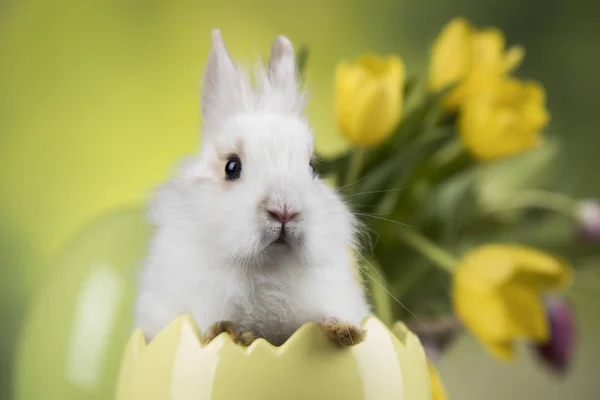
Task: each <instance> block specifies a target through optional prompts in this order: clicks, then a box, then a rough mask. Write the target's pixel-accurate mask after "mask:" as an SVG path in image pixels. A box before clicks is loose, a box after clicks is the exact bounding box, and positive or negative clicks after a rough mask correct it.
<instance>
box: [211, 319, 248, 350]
mask: <svg viewBox="0 0 600 400" xmlns="http://www.w3.org/2000/svg"><path fill="white" fill-rule="evenodd" d="M223 332H226V333H228V334H229V335H230V336H231V338H232V339H233V341H234V342H235V343H237V344H241V345H242V346H250V345H251V344H252V342H254V341H255V340H256V339H258V336H257V335H256V334H254V332H251V331H249V330H247V329H244V328H243V327H242V326H241V325H240V324H238V323H236V322H232V321H219V322H216V323H214V324H213V325H212V326H211V327H210V328H209V329H208V332H206V335H204V342H205V343H210V342H211V341H212V340H213V339H214V338H216V337H217V336H219V335H220V334H221V333H223Z"/></svg>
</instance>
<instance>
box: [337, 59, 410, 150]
mask: <svg viewBox="0 0 600 400" xmlns="http://www.w3.org/2000/svg"><path fill="white" fill-rule="evenodd" d="M335 85H336V96H335V110H336V116H337V122H338V126H339V128H340V131H341V132H342V134H343V135H344V136H346V138H347V139H348V140H349V141H350V142H351V143H352V144H353V145H355V146H357V147H375V146H377V145H379V144H380V143H381V142H383V141H384V140H385V139H387V138H388V137H389V136H390V135H391V134H392V133H393V130H394V128H395V127H396V125H397V124H398V122H399V121H400V118H401V116H402V111H403V104H404V100H403V97H402V96H403V87H404V62H403V61H402V59H400V58H399V57H396V56H388V57H378V56H374V55H364V56H362V57H361V58H360V59H359V60H358V62H357V63H349V62H345V61H344V62H340V63H339V64H338V66H337V68H336V71H335Z"/></svg>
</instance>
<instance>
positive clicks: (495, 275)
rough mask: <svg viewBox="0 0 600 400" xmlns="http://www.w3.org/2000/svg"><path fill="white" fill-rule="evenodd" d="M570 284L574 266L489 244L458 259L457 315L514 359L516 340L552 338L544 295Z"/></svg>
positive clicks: (485, 343)
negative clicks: (571, 267)
mask: <svg viewBox="0 0 600 400" xmlns="http://www.w3.org/2000/svg"><path fill="white" fill-rule="evenodd" d="M570 282H571V270H570V268H569V267H568V266H567V265H566V264H564V263H563V262H561V261H560V260H558V259H556V258H553V257H552V256H550V255H547V254H545V253H543V252H540V251H537V250H534V249H530V248H528V247H524V246H518V245H504V244H493V245H486V246H483V247H480V248H477V249H475V250H474V251H472V252H470V253H468V254H467V255H466V256H465V257H464V258H463V259H462V260H461V261H460V263H459V265H458V267H457V269H456V270H455V273H454V282H453V294H452V301H453V304H454V309H455V312H456V314H457V316H458V317H459V318H460V320H461V321H462V322H463V324H464V325H465V326H466V327H467V328H468V329H469V330H470V331H471V332H472V333H473V334H474V335H475V336H476V337H477V338H478V339H479V341H480V342H481V343H482V345H483V346H484V347H485V348H486V349H487V350H488V351H489V352H490V353H491V354H492V355H494V356H496V357H498V358H499V359H501V360H510V359H512V358H513V357H514V347H513V342H514V341H515V340H518V339H524V340H528V341H531V342H536V343H544V342H546V341H547V340H548V338H549V323H548V319H547V317H546V313H545V310H544V306H543V304H542V299H541V297H542V295H543V294H544V293H546V292H549V291H552V290H558V289H562V288H564V287H566V286H567V285H568V284H570Z"/></svg>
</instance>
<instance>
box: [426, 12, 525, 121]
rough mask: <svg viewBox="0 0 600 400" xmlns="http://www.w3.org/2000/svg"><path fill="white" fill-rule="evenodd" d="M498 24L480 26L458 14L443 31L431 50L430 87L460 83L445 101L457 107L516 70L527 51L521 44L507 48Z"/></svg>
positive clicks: (437, 87)
mask: <svg viewBox="0 0 600 400" xmlns="http://www.w3.org/2000/svg"><path fill="white" fill-rule="evenodd" d="M505 47H506V46H505V40H504V35H503V33H502V32H501V31H500V30H498V29H496V28H486V29H481V30H479V29H476V28H475V27H473V26H472V25H471V24H470V23H469V22H468V21H467V20H465V19H464V18H454V19H453V20H451V21H450V22H449V23H448V24H447V25H446V26H445V27H444V28H443V29H442V31H441V32H440V34H439V36H438V38H437V39H436V41H435V43H434V45H433V48H432V54H431V64H430V71H429V88H430V90H432V91H439V90H441V89H444V88H445V87H447V86H449V85H452V84H456V87H455V88H454V89H453V90H452V91H451V92H450V93H449V95H448V97H447V98H446V100H445V102H444V107H445V108H446V109H448V110H455V109H457V108H458V107H460V106H461V105H462V104H463V103H464V102H465V101H467V100H468V99H469V98H470V97H472V96H475V95H477V93H479V91H481V90H482V89H484V88H485V87H486V86H487V85H488V84H489V83H490V82H493V81H494V80H495V79H497V78H498V77H502V76H503V75H505V74H508V73H510V72H511V71H513V70H514V69H515V68H516V67H517V66H518V65H519V64H520V63H521V61H522V59H523V56H524V54H525V52H524V50H523V48H522V47H521V46H513V47H511V48H509V49H508V50H506V49H505Z"/></svg>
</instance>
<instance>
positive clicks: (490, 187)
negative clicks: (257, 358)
mask: <svg viewBox="0 0 600 400" xmlns="http://www.w3.org/2000/svg"><path fill="white" fill-rule="evenodd" d="M559 154H560V148H559V146H558V144H557V143H556V142H554V141H548V142H546V143H545V144H544V145H543V146H541V147H539V148H537V149H534V150H530V151H527V152H525V153H521V154H517V155H515V156H513V157H510V158H507V159H502V160H499V161H497V162H492V163H486V164H480V165H479V166H478V167H477V175H476V179H477V182H476V186H477V197H478V201H479V204H480V206H481V207H482V208H484V209H489V210H495V209H499V208H502V206H503V204H504V203H505V201H506V199H507V198H509V199H510V197H511V196H512V195H514V194H515V193H518V192H520V191H522V190H532V189H542V188H545V187H547V186H548V184H549V183H551V181H552V178H553V177H554V173H555V172H556V165H557V162H556V161H557V158H558V156H559Z"/></svg>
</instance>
